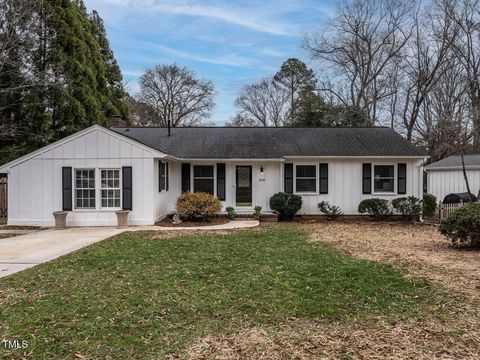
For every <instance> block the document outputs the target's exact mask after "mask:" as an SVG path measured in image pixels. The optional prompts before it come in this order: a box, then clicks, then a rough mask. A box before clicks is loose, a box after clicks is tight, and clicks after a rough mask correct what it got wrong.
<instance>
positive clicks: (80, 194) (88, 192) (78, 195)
mask: <svg viewBox="0 0 480 360" xmlns="http://www.w3.org/2000/svg"><path fill="white" fill-rule="evenodd" d="M75 208H76V209H95V170H93V169H82V170H75Z"/></svg>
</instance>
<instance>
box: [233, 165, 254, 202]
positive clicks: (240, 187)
mask: <svg viewBox="0 0 480 360" xmlns="http://www.w3.org/2000/svg"><path fill="white" fill-rule="evenodd" d="M236 172H237V176H236V179H237V182H236V195H235V198H236V204H237V206H252V167H251V166H248V165H238V166H237V171H236Z"/></svg>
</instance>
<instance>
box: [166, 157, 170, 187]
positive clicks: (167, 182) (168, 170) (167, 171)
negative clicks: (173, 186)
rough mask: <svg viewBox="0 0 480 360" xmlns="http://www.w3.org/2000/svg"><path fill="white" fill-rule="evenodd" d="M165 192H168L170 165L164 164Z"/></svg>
mask: <svg viewBox="0 0 480 360" xmlns="http://www.w3.org/2000/svg"><path fill="white" fill-rule="evenodd" d="M165 174H166V175H165V190H166V191H168V186H169V180H168V179H169V177H170V163H168V162H167V163H165Z"/></svg>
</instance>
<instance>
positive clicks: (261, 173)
mask: <svg viewBox="0 0 480 360" xmlns="http://www.w3.org/2000/svg"><path fill="white" fill-rule="evenodd" d="M260 175H263V166H260Z"/></svg>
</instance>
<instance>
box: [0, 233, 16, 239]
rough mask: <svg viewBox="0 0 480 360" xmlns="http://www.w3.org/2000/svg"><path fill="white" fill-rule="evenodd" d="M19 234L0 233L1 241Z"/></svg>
mask: <svg viewBox="0 0 480 360" xmlns="http://www.w3.org/2000/svg"><path fill="white" fill-rule="evenodd" d="M16 235H17V234H1V233H0V239H6V238H9V237H12V236H16Z"/></svg>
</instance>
